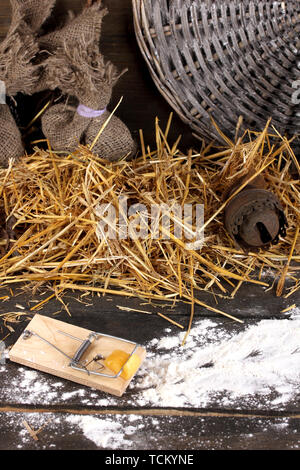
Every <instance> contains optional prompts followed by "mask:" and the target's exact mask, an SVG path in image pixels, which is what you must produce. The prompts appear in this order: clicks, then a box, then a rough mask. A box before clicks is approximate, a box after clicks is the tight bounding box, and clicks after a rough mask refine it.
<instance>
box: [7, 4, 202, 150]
mask: <svg viewBox="0 0 300 470" xmlns="http://www.w3.org/2000/svg"><path fill="white" fill-rule="evenodd" d="M103 3H104V5H106V6H107V7H108V9H109V15H108V16H106V17H105V19H104V25H103V33H102V38H101V50H102V52H103V54H104V56H105V57H106V58H107V59H109V60H111V61H112V62H113V63H114V64H115V65H116V66H117V67H118V68H119V69H120V70H123V69H124V68H128V72H127V73H126V74H125V75H124V76H123V77H122V78H121V79H120V81H119V82H118V84H117V85H116V87H115V89H114V93H113V99H112V102H111V105H110V109H113V108H114V107H115V106H116V104H117V103H118V101H119V99H120V97H121V96H123V97H124V99H123V102H122V105H121V106H120V108H119V109H118V112H117V114H118V116H119V117H120V118H121V119H122V120H123V121H124V122H125V123H126V124H127V125H128V127H129V129H130V130H131V132H132V134H133V136H134V138H135V140H136V141H137V142H139V129H143V132H144V137H145V143H146V145H150V146H153V145H154V143H155V125H154V123H155V118H156V117H158V118H159V119H160V122H161V125H162V128H164V127H165V126H166V124H167V120H168V117H169V115H170V113H171V112H172V108H171V107H170V106H169V105H168V104H167V103H166V102H165V100H164V99H163V98H162V97H161V95H160V93H159V91H158V90H157V88H156V86H155V85H154V83H153V81H152V79H151V77H150V73H149V71H148V68H147V66H146V64H145V61H144V59H143V57H142V54H141V52H140V50H139V48H138V45H137V42H136V37H135V32H134V26H133V14H132V6H131V0H105V1H104V2H103ZM84 4H85V1H84V0H58V1H57V5H56V8H55V10H54V14H53V19H52V21H51V22H50V24H49V25H48V27H49V28H51V27H52V26H53V24H60V23H61V22H62V18H63V17H64V15H65V14H66V13H67V11H68V10H70V9H72V10H73V11H75V12H79V11H80V10H81V8H82V5H84ZM9 24H10V6H9V0H2V1H1V4H0V38H3V37H4V36H5V34H6V33H7V31H8V27H9ZM40 99H41V98H40V96H39V97H32V98H30V99H29V100H28V99H26V101H25V104H24V103H23V101H22V99H18V100H19V101H20V104H19V108H22V107H24V106H25V107H26V111H25V117H24V118H23V116H22V119H24V121H25V122H24V124H25V123H28V122H30V120H31V119H32V117H33V116H34V115H35V114H36V106H37V103H38V102H39V101H40ZM20 113H21V114H23V113H22V110H21V109H20ZM169 135H170V142H171V143H172V144H173V143H174V141H175V140H176V139H177V138H178V136H179V135H182V136H183V137H182V141H181V148H182V149H184V150H185V149H186V148H188V147H190V146H193V145H195V146H196V147H197V146H199V143H198V141H197V140H195V139H194V137H193V136H192V134H191V131H190V129H189V127H187V126H185V125H184V124H183V123H182V121H181V120H180V119H179V118H178V117H177V116H174V118H173V125H172V128H171V132H170V134H169Z"/></svg>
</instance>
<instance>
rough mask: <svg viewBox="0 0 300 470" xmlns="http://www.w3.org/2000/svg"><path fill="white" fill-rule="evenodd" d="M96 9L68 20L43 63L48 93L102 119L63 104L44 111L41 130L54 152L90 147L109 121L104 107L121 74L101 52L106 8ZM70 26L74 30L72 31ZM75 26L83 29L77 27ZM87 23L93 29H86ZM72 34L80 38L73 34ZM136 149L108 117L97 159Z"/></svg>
mask: <svg viewBox="0 0 300 470" xmlns="http://www.w3.org/2000/svg"><path fill="white" fill-rule="evenodd" d="M100 4H101V2H97V4H95V5H93V6H92V7H90V9H86V10H84V12H83V13H82V14H81V15H79V18H76V19H74V20H72V21H70V24H69V25H68V26H66V28H63V29H62V30H61V34H62V38H60V37H59V31H58V32H57V34H56V36H55V38H56V39H55V40H56V46H57V45H58V46H57V49H56V52H55V53H53V54H52V55H51V56H50V57H49V59H48V60H47V63H46V66H45V69H46V71H47V83H48V86H49V88H50V89H52V90H54V89H56V88H59V89H60V90H61V91H62V93H64V94H65V95H67V96H70V97H75V98H76V99H77V102H78V104H80V105H84V106H85V107H86V108H89V110H90V112H91V116H93V115H94V114H95V112H97V111H101V113H100V114H101V115H99V116H97V117H87V116H82V115H79V114H78V112H77V111H76V108H70V107H65V105H63V104H59V105H55V106H53V107H52V108H51V109H49V110H47V111H46V113H45V114H44V115H43V117H42V128H43V132H44V134H45V136H46V137H47V138H48V139H49V142H50V144H51V146H52V147H53V149H54V150H59V151H66V152H73V151H74V150H75V149H76V148H77V147H78V144H79V143H80V144H85V145H90V144H91V143H93V142H94V140H95V137H96V136H97V135H98V133H99V130H100V129H101V127H102V126H103V124H104V123H105V121H106V120H107V119H108V118H109V117H110V113H109V112H108V111H107V110H106V107H107V106H108V104H109V102H110V100H111V95H112V89H113V87H114V85H115V84H116V82H117V81H118V79H119V78H120V76H121V75H122V74H123V73H124V72H121V73H119V72H118V71H117V69H116V67H115V66H114V65H113V64H112V63H111V62H107V61H105V60H104V58H103V56H102V54H101V53H100V51H99V39H100V38H99V36H100V31H101V23H102V20H103V17H104V16H105V14H106V12H107V11H106V9H102V10H101V8H100ZM96 7H97V8H96ZM91 12H93V14H92V15H91ZM96 16H97V17H98V18H96ZM79 19H80V21H78V20H79ZM90 22H91V23H90ZM74 23H75V24H76V28H74V27H73V26H74ZM79 23H80V25H81V26H78V25H79ZM82 23H83V24H82ZM89 24H92V25H93V26H92V27H91V26H87V25H89ZM95 25H97V26H95ZM76 30H77V31H80V33H79V34H78V33H77V34H76ZM91 31H92V34H91ZM59 44H63V45H62V46H61V45H59ZM135 150H136V145H135V143H134V141H133V139H132V136H131V134H130V131H129V129H128V128H127V126H126V125H125V124H124V123H123V122H122V121H121V120H120V119H119V118H117V117H116V116H112V117H111V119H110V121H109V123H108V125H107V126H106V127H105V129H104V130H103V132H102V133H101V135H100V137H99V139H98V140H97V142H96V144H95V146H94V147H93V151H94V152H95V153H97V154H98V155H99V156H100V157H101V158H104V159H107V160H110V161H113V160H118V159H120V158H122V157H124V156H126V155H133V153H134V152H135Z"/></svg>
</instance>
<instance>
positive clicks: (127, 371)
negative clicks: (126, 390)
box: [104, 349, 141, 380]
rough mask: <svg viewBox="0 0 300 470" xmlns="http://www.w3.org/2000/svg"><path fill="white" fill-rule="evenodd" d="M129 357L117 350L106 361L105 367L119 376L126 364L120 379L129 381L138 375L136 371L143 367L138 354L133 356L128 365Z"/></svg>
mask: <svg viewBox="0 0 300 470" xmlns="http://www.w3.org/2000/svg"><path fill="white" fill-rule="evenodd" d="M129 356H130V354H128V353H126V352H124V351H120V350H119V349H116V350H115V351H113V352H112V353H111V354H110V355H109V356H108V357H107V358H106V359H105V361H104V365H105V367H107V368H108V369H110V370H111V371H112V372H114V373H115V374H117V373H118V372H119V371H120V370H121V368H122V367H123V366H124V364H125V366H124V369H123V372H122V374H121V375H120V377H122V378H123V379H125V380H129V379H131V377H132V376H133V375H134V374H135V373H136V371H137V370H138V368H139V367H140V365H141V359H140V357H139V356H138V355H137V354H133V355H132V356H131V358H130V359H129V361H128V362H127V363H126V361H127V360H128V358H129Z"/></svg>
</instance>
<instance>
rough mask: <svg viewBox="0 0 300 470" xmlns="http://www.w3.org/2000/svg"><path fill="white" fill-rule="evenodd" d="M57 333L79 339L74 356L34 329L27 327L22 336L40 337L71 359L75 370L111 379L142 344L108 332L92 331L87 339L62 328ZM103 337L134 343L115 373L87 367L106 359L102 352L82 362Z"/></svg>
mask: <svg viewBox="0 0 300 470" xmlns="http://www.w3.org/2000/svg"><path fill="white" fill-rule="evenodd" d="M57 333H59V334H61V335H65V336H68V337H69V338H72V339H74V340H76V341H79V342H80V343H81V344H80V346H79V348H78V349H77V351H76V352H75V354H74V356H73V357H71V356H69V355H68V354H66V353H65V352H64V351H63V350H62V349H60V348H58V347H57V346H56V345H55V344H53V343H51V342H50V341H48V340H47V339H45V338H43V337H42V336H40V335H39V334H38V333H36V332H34V331H32V330H29V329H26V330H25V331H24V332H23V335H22V337H23V339H24V340H28V339H29V338H31V337H32V336H35V337H36V338H39V339H40V340H41V341H44V342H45V343H46V344H48V346H51V347H52V348H53V349H55V350H56V351H58V352H59V353H60V354H63V355H64V356H65V357H66V358H67V359H69V361H70V363H69V367H71V368H72V369H75V370H77V371H80V372H84V373H86V374H88V375H97V376H99V377H107V378H110V379H117V378H118V377H119V376H120V375H121V374H122V372H123V370H124V367H125V366H126V364H127V363H128V361H129V360H130V358H131V357H132V356H133V354H134V353H135V352H136V350H137V348H138V347H139V346H140V345H139V344H138V343H135V342H133V341H129V340H127V339H124V338H119V337H117V336H112V335H108V334H104V333H97V332H92V333H90V334H89V336H88V337H87V339H86V340H82V339H80V338H77V337H76V336H73V335H70V334H69V333H65V332H64V331H60V330H57ZM101 337H106V338H112V339H115V340H119V341H122V342H124V343H128V344H131V345H133V350H132V352H131V353H130V354H129V357H128V359H127V361H126V362H125V363H124V364H123V366H122V367H121V369H120V370H119V371H118V372H117V373H116V374H115V375H111V374H106V373H104V372H96V371H93V370H89V369H88V368H87V367H88V365H89V364H91V363H92V362H98V361H100V360H103V359H105V358H104V357H103V356H102V355H101V354H97V355H96V356H95V357H94V358H93V359H92V360H91V361H89V363H88V364H84V363H82V362H81V359H82V357H83V355H84V354H85V353H86V352H87V351H88V350H89V348H90V347H91V346H92V344H93V343H94V341H97V340H98V339H99V338H101ZM101 365H102V364H101ZM102 368H104V366H103V365H102Z"/></svg>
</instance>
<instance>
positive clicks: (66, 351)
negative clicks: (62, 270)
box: [9, 315, 146, 396]
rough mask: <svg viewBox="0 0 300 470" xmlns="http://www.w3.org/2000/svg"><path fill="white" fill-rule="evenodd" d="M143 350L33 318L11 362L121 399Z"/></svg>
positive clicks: (112, 338) (142, 355)
mask: <svg viewBox="0 0 300 470" xmlns="http://www.w3.org/2000/svg"><path fill="white" fill-rule="evenodd" d="M145 356H146V350H145V349H144V348H143V347H142V346H140V345H138V344H137V343H134V342H132V341H127V340H125V339H122V338H117V337H116V336H110V335H105V334H103V333H96V332H94V331H90V330H86V329H84V328H80V327H78V326H74V325H70V324H68V323H64V322H62V321H59V320H55V319H53V318H49V317H45V316H42V315H35V316H34V318H33V319H32V320H31V322H30V323H29V325H28V326H27V328H26V329H25V330H24V332H23V334H22V335H21V336H20V338H19V339H18V341H17V342H16V344H15V345H14V346H13V348H12V349H11V350H10V353H9V358H10V360H11V361H13V362H17V363H19V364H23V365H25V366H29V367H31V368H33V369H37V370H41V371H43V372H47V373H49V374H53V375H56V376H58V377H62V378H64V379H68V380H71V381H73V382H77V383H79V384H82V385H87V386H89V387H93V388H96V389H98V390H102V391H104V392H107V393H111V394H112V395H116V396H122V395H123V393H124V392H125V390H126V388H127V387H128V385H129V383H130V381H131V380H132V378H133V376H134V374H135V373H136V371H137V369H138V368H139V367H140V365H141V363H142V362H143V360H144V359H145Z"/></svg>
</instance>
